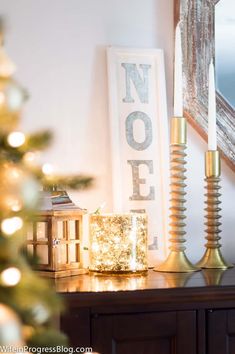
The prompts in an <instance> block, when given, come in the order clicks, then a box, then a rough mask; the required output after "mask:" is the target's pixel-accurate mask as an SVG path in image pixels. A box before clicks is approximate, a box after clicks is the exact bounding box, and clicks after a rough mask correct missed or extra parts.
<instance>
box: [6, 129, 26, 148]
mask: <svg viewBox="0 0 235 354" xmlns="http://www.w3.org/2000/svg"><path fill="white" fill-rule="evenodd" d="M7 142H8V144H9V145H10V146H12V147H14V148H17V147H20V146H21V145H23V144H24V142H25V135H24V134H23V133H22V132H12V133H10V134H9V135H8V137H7Z"/></svg>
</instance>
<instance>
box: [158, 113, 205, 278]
mask: <svg viewBox="0 0 235 354" xmlns="http://www.w3.org/2000/svg"><path fill="white" fill-rule="evenodd" d="M186 128H187V125H186V119H185V118H183V117H174V118H172V120H171V146H170V148H171V152H170V153H171V165H170V169H171V185H170V187H171V200H170V211H171V215H170V220H171V222H170V227H171V230H170V240H169V241H170V243H171V245H170V254H169V256H168V258H167V259H166V261H165V262H163V263H162V264H161V265H160V266H157V267H156V268H154V270H155V271H158V272H177V273H178V272H179V273H187V272H194V271H197V270H199V268H197V267H195V266H194V265H193V264H192V263H191V262H190V261H189V260H188V258H187V256H186V254H185V249H186V247H185V246H184V243H185V241H186V240H185V235H186V231H185V226H186V224H185V218H186V216H185V211H186V208H185V202H186V200H185V195H186V192H185V187H186V184H185V180H186V176H185V172H186V168H185V164H186V160H185V156H186V152H185V149H186V140H187V134H186Z"/></svg>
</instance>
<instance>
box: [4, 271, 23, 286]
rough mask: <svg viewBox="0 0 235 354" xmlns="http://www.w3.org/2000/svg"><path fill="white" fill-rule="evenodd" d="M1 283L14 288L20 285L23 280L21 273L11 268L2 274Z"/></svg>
mask: <svg viewBox="0 0 235 354" xmlns="http://www.w3.org/2000/svg"><path fill="white" fill-rule="evenodd" d="M0 277H1V281H2V283H3V285H5V286H14V285H16V284H18V283H19V281H20V279H21V272H20V270H19V269H18V268H15V267H10V268H7V269H5V270H4V271H3V272H2V273H1V276H0Z"/></svg>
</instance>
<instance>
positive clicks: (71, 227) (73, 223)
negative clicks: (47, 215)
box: [68, 220, 77, 240]
mask: <svg viewBox="0 0 235 354" xmlns="http://www.w3.org/2000/svg"><path fill="white" fill-rule="evenodd" d="M76 223H77V222H76V220H69V222H68V224H69V230H68V231H69V239H70V240H75V239H76V226H77V225H76Z"/></svg>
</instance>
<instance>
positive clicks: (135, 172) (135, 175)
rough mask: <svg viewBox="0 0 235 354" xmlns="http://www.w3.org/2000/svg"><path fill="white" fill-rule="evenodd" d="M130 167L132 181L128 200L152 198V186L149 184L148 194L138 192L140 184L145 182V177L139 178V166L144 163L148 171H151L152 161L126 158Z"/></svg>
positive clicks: (153, 192) (153, 193)
mask: <svg viewBox="0 0 235 354" xmlns="http://www.w3.org/2000/svg"><path fill="white" fill-rule="evenodd" d="M127 162H128V163H129V164H130V165H131V168H132V181H133V194H132V196H131V197H129V200H154V198H155V191H154V187H153V186H150V188H149V194H148V195H141V194H140V184H146V179H145V178H140V175H139V166H140V165H146V166H147V167H148V169H149V173H150V174H152V173H153V161H152V160H128V161H127Z"/></svg>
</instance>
